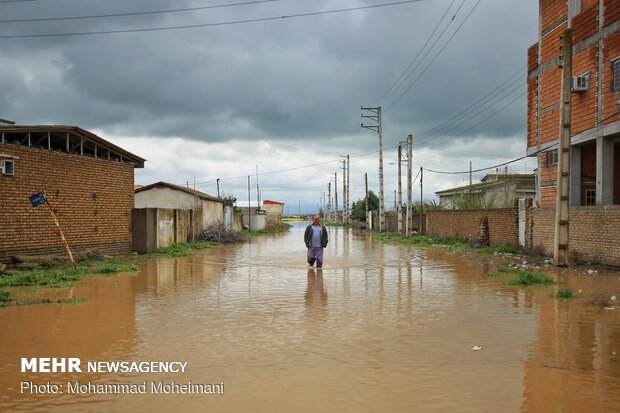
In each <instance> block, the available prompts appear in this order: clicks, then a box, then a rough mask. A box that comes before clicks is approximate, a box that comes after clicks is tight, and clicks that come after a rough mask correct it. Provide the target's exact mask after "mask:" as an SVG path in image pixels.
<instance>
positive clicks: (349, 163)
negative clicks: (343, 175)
mask: <svg viewBox="0 0 620 413" xmlns="http://www.w3.org/2000/svg"><path fill="white" fill-rule="evenodd" d="M350 176H351V161H350V159H349V155H347V224H348V223H349V220H350V215H351V211H349V205H351V199H350V196H351V181H350V179H349V177H350Z"/></svg>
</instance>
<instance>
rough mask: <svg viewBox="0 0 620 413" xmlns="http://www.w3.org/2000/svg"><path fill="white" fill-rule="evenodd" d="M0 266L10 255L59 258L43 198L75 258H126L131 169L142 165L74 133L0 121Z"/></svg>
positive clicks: (72, 128)
mask: <svg viewBox="0 0 620 413" xmlns="http://www.w3.org/2000/svg"><path fill="white" fill-rule="evenodd" d="M0 164H1V166H2V171H1V173H0V262H8V261H9V260H10V259H11V256H13V255H47V254H58V255H65V254H66V252H65V248H64V245H63V243H62V241H61V240H60V238H59V236H58V234H57V231H56V227H55V225H54V222H53V220H52V217H51V214H50V211H49V210H48V209H47V207H46V206H45V205H42V206H38V207H32V206H31V204H30V201H29V196H30V195H32V194H35V193H37V192H40V191H44V192H46V194H47V196H48V198H49V199H50V203H51V205H52V206H53V208H54V210H55V211H56V213H57V215H58V220H59V221H60V224H61V227H62V229H63V232H64V233H65V236H66V238H67V241H68V243H69V245H70V247H71V248H72V250H74V252H79V251H84V250H93V249H95V250H98V251H100V252H101V253H104V254H121V253H128V252H131V242H132V229H131V210H132V208H133V206H134V187H133V185H134V168H142V167H144V159H142V158H140V157H138V156H136V155H133V154H131V153H129V152H127V151H125V150H124V149H122V148H119V147H118V146H116V145H114V144H112V143H110V142H108V141H106V140H104V139H102V138H101V137H99V136H97V135H95V134H93V133H91V132H88V131H86V130H84V129H81V128H79V127H76V126H24V125H12V124H10V123H8V122H0Z"/></svg>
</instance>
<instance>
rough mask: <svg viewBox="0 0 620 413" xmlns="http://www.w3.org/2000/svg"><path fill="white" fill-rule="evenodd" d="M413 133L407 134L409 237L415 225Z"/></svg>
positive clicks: (407, 232)
mask: <svg viewBox="0 0 620 413" xmlns="http://www.w3.org/2000/svg"><path fill="white" fill-rule="evenodd" d="M412 150H413V135H408V136H407V224H406V227H407V229H406V233H405V235H406V236H407V237H410V236H411V230H412V226H413V211H412V210H411V207H412V206H413V202H412V197H413V188H412V186H413V181H412V179H411V178H412V175H413V156H412Z"/></svg>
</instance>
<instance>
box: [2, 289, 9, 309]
mask: <svg viewBox="0 0 620 413" xmlns="http://www.w3.org/2000/svg"><path fill="white" fill-rule="evenodd" d="M9 301H11V294H9V292H8V291H0V308H2V307H6V305H7V303H8V302H9Z"/></svg>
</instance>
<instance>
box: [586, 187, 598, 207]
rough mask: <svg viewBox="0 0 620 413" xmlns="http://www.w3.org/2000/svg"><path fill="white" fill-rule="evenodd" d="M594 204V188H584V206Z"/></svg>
mask: <svg viewBox="0 0 620 413" xmlns="http://www.w3.org/2000/svg"><path fill="white" fill-rule="evenodd" d="M594 205H596V189H586V206H594Z"/></svg>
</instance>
